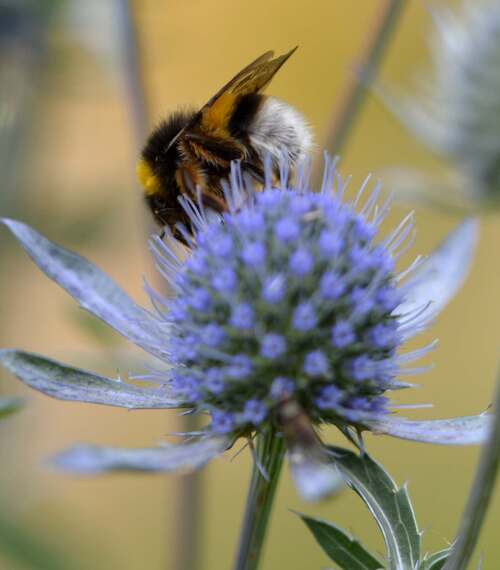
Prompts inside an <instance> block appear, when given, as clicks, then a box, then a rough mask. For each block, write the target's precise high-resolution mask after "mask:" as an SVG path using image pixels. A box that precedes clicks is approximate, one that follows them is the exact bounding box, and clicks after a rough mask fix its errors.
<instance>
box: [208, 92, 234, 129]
mask: <svg viewBox="0 0 500 570" xmlns="http://www.w3.org/2000/svg"><path fill="white" fill-rule="evenodd" d="M235 103H236V96H235V95H234V93H230V92H229V91H226V93H223V94H222V95H221V96H220V97H219V98H218V99H217V101H216V102H215V103H214V104H213V105H211V106H210V107H208V108H207V109H205V110H204V111H203V120H202V122H203V126H204V127H205V128H206V129H207V130H209V131H211V132H213V133H220V132H221V131H222V132H226V131H227V126H228V124H229V121H230V119H231V116H232V114H233V110H234V105H235Z"/></svg>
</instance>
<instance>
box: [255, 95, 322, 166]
mask: <svg viewBox="0 0 500 570" xmlns="http://www.w3.org/2000/svg"><path fill="white" fill-rule="evenodd" d="M247 135H248V138H249V142H250V144H251V145H252V146H253V147H254V148H255V150H256V151H257V152H258V154H259V155H260V156H261V158H264V157H265V156H266V155H267V154H270V155H271V156H272V157H273V159H274V161H275V162H276V163H277V162H278V161H279V159H280V157H281V156H283V154H284V156H285V157H286V158H287V159H288V161H289V162H291V163H292V164H293V163H296V162H299V161H300V160H303V159H304V158H305V157H306V156H307V154H308V153H309V152H310V150H311V147H312V144H313V142H312V134H311V129H310V127H309V125H308V124H307V122H306V120H305V119H304V117H303V116H302V115H301V114H300V113H299V112H298V111H296V110H295V109H294V108H293V107H291V106H290V105H287V104H286V103H284V102H283V101H280V100H279V99H275V98H274V97H265V98H264V97H262V101H261V102H260V105H259V106H258V108H257V109H256V112H255V114H254V116H253V119H252V121H251V122H249V125H248V129H247Z"/></svg>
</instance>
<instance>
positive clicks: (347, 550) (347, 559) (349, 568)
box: [297, 513, 384, 570]
mask: <svg viewBox="0 0 500 570" xmlns="http://www.w3.org/2000/svg"><path fill="white" fill-rule="evenodd" d="M297 514H298V515H299V517H301V519H302V520H303V521H304V522H305V523H306V525H307V526H308V528H309V530H310V531H311V532H312V534H313V536H314V538H315V539H316V540H317V542H318V544H319V545H320V546H321V548H322V549H323V550H324V551H325V552H326V554H327V555H328V556H329V557H330V559H331V560H332V561H333V562H335V563H336V564H338V565H339V566H340V568H342V569H343V570H380V569H383V568H384V565H383V564H382V563H381V562H380V561H379V560H377V559H376V558H375V557H374V556H373V555H372V554H370V553H369V552H368V551H367V550H366V549H365V548H364V546H362V545H361V544H360V543H359V542H358V541H357V540H356V539H355V538H353V537H352V536H350V535H349V534H348V533H347V532H345V531H344V530H342V529H340V528H339V527H337V526H335V525H334V524H332V523H330V522H327V521H324V520H321V519H317V518H313V517H308V516H307V515H303V514H301V513H297Z"/></svg>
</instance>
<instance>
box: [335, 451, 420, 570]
mask: <svg viewBox="0 0 500 570" xmlns="http://www.w3.org/2000/svg"><path fill="white" fill-rule="evenodd" d="M329 449H330V450H331V451H332V455H333V457H334V461H335V463H336V465H337V466H338V468H339V469H340V470H341V471H342V473H343V474H344V476H345V478H346V479H347V482H348V484H350V485H351V486H352V488H353V489H354V490H355V491H356V492H357V493H358V494H359V496H360V497H361V498H362V499H363V501H364V502H365V503H366V505H367V506H368V509H369V510H370V512H371V513H372V515H373V516H374V517H375V520H376V521H377V524H378V525H379V527H380V530H381V531H382V534H383V536H384V540H385V544H386V547H387V553H388V561H389V568H390V569H391V570H403V569H404V570H410V569H413V568H415V567H417V565H418V563H419V561H420V532H419V530H418V527H417V521H416V520H415V513H414V511H413V506H412V504H411V501H410V498H409V496H408V492H407V490H406V487H402V488H398V487H397V485H396V483H395V482H394V481H393V479H392V478H391V477H390V475H389V474H388V473H387V472H386V471H385V470H384V469H383V468H382V467H381V466H380V465H379V464H378V463H377V462H375V461H374V460H373V459H372V458H371V457H370V456H369V455H368V454H367V453H363V454H362V455H356V454H355V453H353V452H352V451H348V450H347V449H342V448H340V447H329Z"/></svg>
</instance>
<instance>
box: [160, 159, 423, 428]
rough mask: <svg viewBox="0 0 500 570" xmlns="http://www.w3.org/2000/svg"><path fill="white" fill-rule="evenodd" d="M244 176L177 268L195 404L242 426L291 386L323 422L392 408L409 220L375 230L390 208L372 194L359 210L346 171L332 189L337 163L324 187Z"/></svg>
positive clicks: (178, 335)
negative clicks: (253, 183)
mask: <svg viewBox="0 0 500 570" xmlns="http://www.w3.org/2000/svg"><path fill="white" fill-rule="evenodd" d="M237 179H238V177H234V178H233V184H232V185H231V187H228V188H227V190H226V192H227V196H226V198H227V202H228V203H229V204H230V209H229V212H228V213H226V214H225V215H224V219H223V221H222V223H221V222H219V221H217V220H214V219H213V218H212V219H211V220H210V221H208V220H206V223H204V224H203V223H201V224H199V228H198V235H197V240H196V247H193V252H192V255H191V258H190V259H189V262H187V263H185V264H183V265H182V266H181V267H180V270H179V271H178V272H177V273H176V275H175V276H174V277H173V286H174V288H175V290H176V291H177V297H176V299H175V301H173V302H171V305H172V310H173V313H174V315H175V318H174V319H173V320H172V339H171V346H173V347H174V350H175V351H176V359H175V360H176V364H177V367H178V369H179V370H196V374H197V378H198V379H199V380H198V384H197V385H196V389H192V390H190V391H189V393H190V394H192V395H195V396H197V397H196V398H194V399H192V400H191V401H190V402H189V404H190V405H191V406H193V407H194V408H196V409H199V410H207V411H209V413H210V414H211V415H212V417H215V418H217V421H216V422H215V423H213V424H212V425H213V426H217V430H218V431H220V430H221V429H222V428H221V425H223V426H225V427H224V429H227V426H229V425H231V426H233V428H234V431H235V432H236V433H237V432H238V431H241V432H242V433H243V432H245V431H247V430H249V429H250V430H252V429H257V428H258V427H259V425H260V424H261V423H262V421H264V420H265V419H266V420H267V419H270V420H271V421H272V420H273V418H275V417H276V414H277V413H278V408H279V403H280V401H284V400H286V399H287V398H290V397H292V396H293V398H295V399H296V400H297V401H298V402H300V404H301V406H302V407H303V408H304V410H305V411H306V413H307V414H308V415H309V417H310V418H312V419H313V420H314V421H316V422H335V423H337V424H338V423H342V422H345V423H360V422H362V421H363V420H367V419H373V418H380V417H382V416H384V415H385V414H387V413H388V412H389V407H388V401H387V399H385V398H384V397H383V394H384V393H385V392H386V391H387V390H388V389H391V388H394V387H400V386H399V384H398V382H397V375H398V374H399V373H400V368H401V367H400V362H399V357H398V349H399V348H400V345H401V343H402V341H403V339H404V338H405V334H404V331H399V327H400V321H398V319H397V317H396V315H395V314H394V309H395V307H396V306H397V305H399V304H400V302H401V297H402V293H401V292H400V291H399V290H398V288H397V278H396V274H395V272H394V271H395V270H394V267H395V261H396V259H397V255H398V252H397V248H398V247H400V246H401V243H402V242H403V241H404V238H405V237H406V236H407V235H408V234H409V231H408V229H409V227H410V226H411V223H412V220H411V218H409V219H407V220H406V222H405V223H403V224H402V225H401V226H400V227H398V228H397V230H396V231H395V232H393V234H391V235H390V236H389V237H388V238H387V239H386V240H385V241H382V240H380V239H377V232H378V228H379V225H380V222H381V220H382V218H383V216H384V214H385V211H384V210H377V208H376V204H375V199H374V198H373V197H368V198H367V199H365V202H364V206H363V210H362V211H361V212H357V211H356V208H355V206H354V202H348V201H344V200H343V193H344V189H343V186H342V182H341V181H340V180H339V179H337V183H338V184H339V186H340V188H339V190H338V191H337V192H335V191H332V188H331V185H332V184H333V182H334V181H335V179H336V175H335V173H334V167H333V165H331V164H330V165H329V167H328V170H327V176H326V181H325V187H324V188H323V192H322V193H318V194H316V193H312V192H309V191H308V189H307V188H304V187H300V188H286V189H284V188H279V189H278V188H274V187H273V186H272V185H270V184H269V185H267V186H266V187H265V188H264V190H263V191H262V192H254V191H252V190H249V189H248V188H245V187H243V186H241V185H238V184H237V183H236V182H235V180H237ZM357 201H359V197H358V198H357V199H356V202H357ZM192 206H193V209H195V206H194V204H193V205H192ZM202 218H203V214H200V215H199V216H198V218H197V219H198V220H199V219H202ZM219 242H220V243H222V244H224V247H223V250H224V255H220V254H219V253H218V252H219V250H220V248H219V247H218V246H217V244H218V243H219ZM228 244H231V245H230V247H229V246H228ZM193 245H194V244H193ZM161 247H162V248H164V247H166V246H163V244H162V245H161ZM198 258H199V261H198ZM200 268H201V269H202V271H200ZM179 316H181V317H182V316H183V318H180V317H179ZM407 326H408V327H410V329H411V326H412V324H411V321H410V322H409V323H408V324H407ZM193 339H196V342H194V341H193ZM424 352H425V351H424ZM410 359H411V358H410ZM214 371H223V377H219V375H217V376H216V378H215V379H214ZM219 374H220V373H219ZM183 393H184V394H185V393H188V392H187V391H186V390H184V392H183ZM214 414H215V415H214ZM221 414H222V415H221ZM228 417H230V418H231V422H229V420H227V418H228ZM221 418H224V423H223V424H222V422H221ZM214 429H215V427H214Z"/></svg>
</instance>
